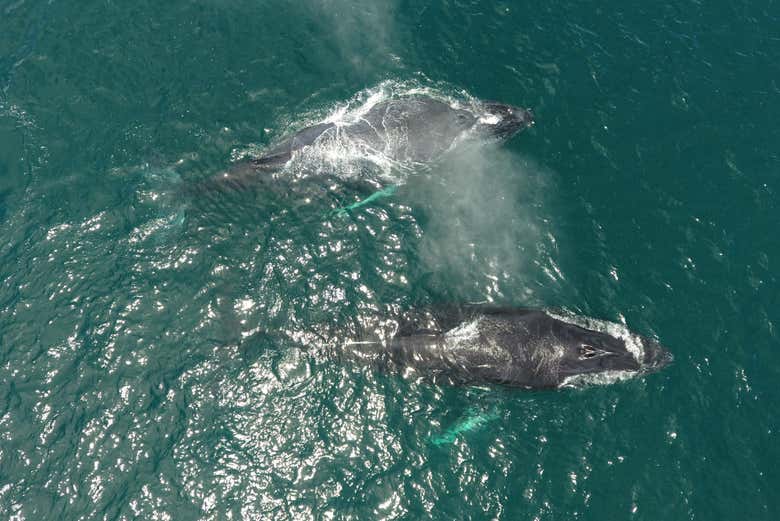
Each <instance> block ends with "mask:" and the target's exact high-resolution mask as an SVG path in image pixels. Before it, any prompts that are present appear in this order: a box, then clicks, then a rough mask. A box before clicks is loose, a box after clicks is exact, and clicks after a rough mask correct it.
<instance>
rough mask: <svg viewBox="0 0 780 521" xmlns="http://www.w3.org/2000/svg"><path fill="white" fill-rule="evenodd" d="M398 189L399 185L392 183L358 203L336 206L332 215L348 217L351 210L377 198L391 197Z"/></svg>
mask: <svg viewBox="0 0 780 521" xmlns="http://www.w3.org/2000/svg"><path fill="white" fill-rule="evenodd" d="M396 190H398V186H397V185H390V186H388V187H387V188H383V189H381V190H377V191H376V192H374V193H373V194H371V195H369V196H368V197H366V198H365V199H362V200H360V201H358V202H356V203H352V204H350V205H347V206H342V207H341V208H336V209H334V210H333V211H331V212H330V215H335V216H336V217H346V216H347V215H348V214H349V213H350V212H352V211H354V210H357V209H358V208H361V207H363V206H366V205H367V204H369V203H372V202H374V201H376V200H377V199H381V198H383V197H390V196H391V195H393V194H395V192H396Z"/></svg>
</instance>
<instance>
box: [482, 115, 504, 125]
mask: <svg viewBox="0 0 780 521" xmlns="http://www.w3.org/2000/svg"><path fill="white" fill-rule="evenodd" d="M500 121H501V118H500V117H498V116H497V115H495V114H483V115H482V116H481V117H480V118H479V122H480V123H482V124H483V125H497V124H498V123H499V122H500Z"/></svg>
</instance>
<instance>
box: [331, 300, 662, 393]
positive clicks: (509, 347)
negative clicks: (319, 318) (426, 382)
mask: <svg viewBox="0 0 780 521" xmlns="http://www.w3.org/2000/svg"><path fill="white" fill-rule="evenodd" d="M423 316H424V319H422V320H421V319H419V318H417V319H415V320H411V321H401V323H400V324H399V327H398V329H397V330H396V331H395V332H394V333H393V334H391V335H389V338H384V339H381V340H380V339H376V338H374V339H371V338H368V337H366V338H362V339H358V340H356V341H350V342H347V343H346V345H345V346H344V349H345V350H347V351H350V352H352V353H355V354H357V355H358V358H362V359H366V358H368V359H369V360H371V361H373V362H379V363H381V364H382V365H384V366H388V367H392V368H396V369H399V370H401V371H406V370H409V369H412V370H414V372H415V373H418V374H420V375H422V376H424V377H427V378H430V379H431V380H433V381H434V382H435V383H450V384H484V383H492V384H503V385H508V386H513V387H521V388H527V389H543V388H559V387H567V386H577V385H581V384H586V383H609V382H612V381H615V380H619V379H624V378H628V377H631V376H635V375H640V374H645V373H648V372H651V371H655V370H658V369H660V368H662V367H664V366H666V365H667V364H668V363H669V362H670V361H671V360H672V356H671V354H670V353H669V352H668V351H667V350H666V349H664V348H663V347H661V346H660V345H659V344H658V343H657V342H656V341H654V340H652V339H649V338H646V337H642V336H639V335H636V334H634V333H631V332H630V331H628V330H627V329H626V328H625V327H624V326H622V325H620V324H613V323H610V322H604V321H598V320H593V319H585V318H582V317H577V316H575V315H564V314H557V313H555V312H552V311H548V310H541V309H524V308H487V307H477V308H473V307H467V308H460V309H452V310H446V311H445V312H441V311H439V312H434V313H431V314H425V315H423Z"/></svg>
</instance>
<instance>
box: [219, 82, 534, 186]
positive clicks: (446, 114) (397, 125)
mask: <svg viewBox="0 0 780 521" xmlns="http://www.w3.org/2000/svg"><path fill="white" fill-rule="evenodd" d="M533 124H534V114H533V112H532V111H531V110H530V109H527V108H521V107H516V106H512V105H508V104H505V103H499V102H494V101H478V100H474V101H471V102H468V103H455V102H452V101H449V100H445V99H440V98H437V97H434V96H430V95H423V94H408V95H404V96H400V97H397V98H393V99H387V100H384V101H381V102H378V103H376V104H374V105H373V106H371V107H370V108H368V109H367V110H366V111H365V112H364V113H362V114H361V115H359V116H358V117H354V118H352V120H351V121H349V122H336V121H327V120H326V121H323V122H320V123H317V124H314V125H311V126H307V127H305V128H303V129H301V130H299V131H297V132H294V133H293V134H292V135H289V136H287V137H285V138H284V139H282V140H281V141H279V142H278V143H276V144H273V145H271V146H270V147H269V148H268V149H267V150H266V151H265V152H264V153H262V154H261V155H259V156H258V157H253V158H250V159H248V160H244V161H241V162H238V163H236V164H234V165H233V166H232V167H231V168H229V169H228V170H227V171H225V172H222V173H220V174H218V175H217V176H216V177H217V178H218V179H221V180H223V181H224V182H234V183H237V184H241V183H244V182H247V181H251V179H252V176H253V174H257V173H262V172H268V171H278V170H280V169H282V168H283V167H284V166H285V165H287V164H288V163H289V162H290V161H291V160H292V159H293V158H295V157H296V155H300V154H302V153H304V152H306V151H307V150H312V149H317V148H318V147H319V149H320V150H321V151H322V152H323V154H327V153H331V154H333V153H335V154H336V155H338V154H339V151H340V150H344V149H345V148H349V149H350V150H353V151H354V150H358V151H362V152H363V153H364V155H365V156H366V157H380V158H382V159H384V160H388V161H390V162H394V163H397V164H401V165H425V164H429V163H431V162H433V161H435V160H437V159H439V158H440V157H441V156H442V155H443V154H444V153H445V152H447V151H448V150H450V149H452V148H454V147H455V146H456V145H457V144H458V143H460V142H463V141H477V142H495V141H505V140H507V139H509V138H511V137H512V136H514V135H515V134H517V133H518V132H520V131H522V130H524V129H526V128H528V127H530V126H532V125H533ZM334 151H335V152H334ZM315 155H316V154H315Z"/></svg>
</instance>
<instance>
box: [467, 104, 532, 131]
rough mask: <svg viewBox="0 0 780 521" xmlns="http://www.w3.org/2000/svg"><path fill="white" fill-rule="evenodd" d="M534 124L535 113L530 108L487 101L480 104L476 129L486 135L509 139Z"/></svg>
mask: <svg viewBox="0 0 780 521" xmlns="http://www.w3.org/2000/svg"><path fill="white" fill-rule="evenodd" d="M533 124H534V114H533V112H531V110H529V109H524V108H520V107H514V106H512V105H506V104H504V103H498V102H492V101H486V102H483V103H481V104H480V106H479V118H478V120H477V123H476V125H475V130H476V131H477V132H478V133H480V134H483V135H486V136H491V137H495V138H498V139H509V138H510V137H512V136H513V135H515V134H517V133H518V132H520V131H522V130H524V129H526V128H528V127H530V126H531V125H533Z"/></svg>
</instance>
